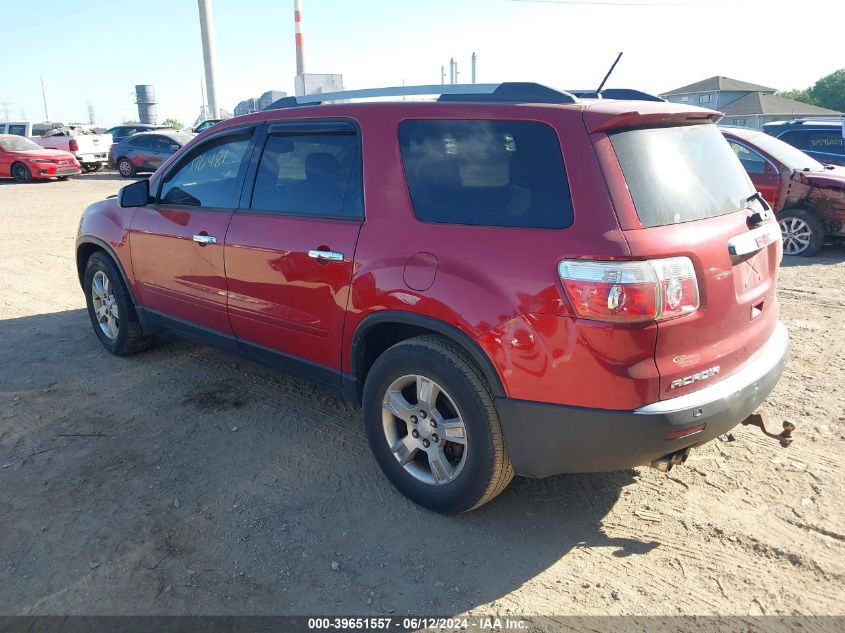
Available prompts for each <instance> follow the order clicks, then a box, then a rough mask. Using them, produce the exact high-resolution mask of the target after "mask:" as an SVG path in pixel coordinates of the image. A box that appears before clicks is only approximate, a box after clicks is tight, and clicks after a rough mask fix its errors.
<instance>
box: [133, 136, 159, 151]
mask: <svg viewBox="0 0 845 633" xmlns="http://www.w3.org/2000/svg"><path fill="white" fill-rule="evenodd" d="M127 143H129V146H130V147H134V148H136V149H149V148H150V147H152V144H153V140H152V139H151V138H150V137H149V136H135V137H133V138H130V139H129V140H128V141H127Z"/></svg>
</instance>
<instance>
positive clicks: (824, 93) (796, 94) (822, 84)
mask: <svg viewBox="0 0 845 633" xmlns="http://www.w3.org/2000/svg"><path fill="white" fill-rule="evenodd" d="M777 95H778V96H781V97H785V98H787V99H795V101H800V102H802V103H809V104H811V105H815V106H819V107H821V108H829V109H831V110H838V111H839V112H845V68H841V69H839V70H837V71H836V72H833V73H830V74H829V75H827V76H825V77H822V78H821V79H819V80H818V81H817V82H816V83H814V84H813V85H812V86H810V87H809V88H804V89H803V90H786V91H784V92H778V93H777Z"/></svg>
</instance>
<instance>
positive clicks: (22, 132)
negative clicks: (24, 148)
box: [7, 123, 26, 136]
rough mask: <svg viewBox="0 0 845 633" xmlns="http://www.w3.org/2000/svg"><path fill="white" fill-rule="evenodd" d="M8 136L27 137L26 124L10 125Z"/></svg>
mask: <svg viewBox="0 0 845 633" xmlns="http://www.w3.org/2000/svg"><path fill="white" fill-rule="evenodd" d="M7 133H8V134H15V135H16V136H26V124H18V125H12V124H11V123H10V124H9V130H8V132H7Z"/></svg>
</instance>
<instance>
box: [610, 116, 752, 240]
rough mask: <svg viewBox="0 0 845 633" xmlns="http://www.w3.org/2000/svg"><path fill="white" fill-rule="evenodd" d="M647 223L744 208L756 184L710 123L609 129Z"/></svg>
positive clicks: (684, 218)
mask: <svg viewBox="0 0 845 633" xmlns="http://www.w3.org/2000/svg"><path fill="white" fill-rule="evenodd" d="M610 140H611V142H612V143H613V149H614V150H615V151H616V155H617V157H618V158H619V164H620V165H621V166H622V172H623V174H624V175H625V180H626V181H627V183H628V189H629V190H630V191H631V197H632V198H633V200H634V206H635V207H636V209H637V215H638V216H639V218H640V222H642V223H643V224H644V225H645V226H664V225H666V224H677V223H679V222H689V221H691V220H701V219H704V218H713V217H716V216H718V215H725V214H726V213H733V212H734V211H739V210H740V209H744V208H745V207H747V206H748V205H747V200H748V198H749V197H750V196H751V195H753V194H754V191H755V190H754V185H752V184H751V180H750V179H749V178H748V174H747V173H746V172H745V169H743V167H742V163H740V162H739V159H738V158H737V157H736V154H735V153H734V152H733V150H732V149H731V147H730V145H728V142H727V141H726V140H725V138H724V137H723V136H722V134H721V132H719V130H718V128H717V127H716V126H715V125H712V124H705V125H686V126H681V127H659V128H639V129H633V130H621V131H619V132H611V133H610Z"/></svg>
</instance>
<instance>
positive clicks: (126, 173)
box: [117, 158, 135, 178]
mask: <svg viewBox="0 0 845 633" xmlns="http://www.w3.org/2000/svg"><path fill="white" fill-rule="evenodd" d="M117 172H118V173H119V174H120V175H121V176H123V177H124V178H131V177H132V176H134V175H135V165H133V164H132V161H130V160H129V159H128V158H121V159H120V160H118V161H117Z"/></svg>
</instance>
